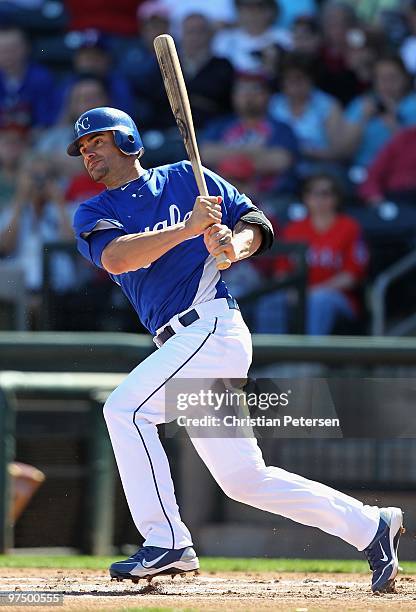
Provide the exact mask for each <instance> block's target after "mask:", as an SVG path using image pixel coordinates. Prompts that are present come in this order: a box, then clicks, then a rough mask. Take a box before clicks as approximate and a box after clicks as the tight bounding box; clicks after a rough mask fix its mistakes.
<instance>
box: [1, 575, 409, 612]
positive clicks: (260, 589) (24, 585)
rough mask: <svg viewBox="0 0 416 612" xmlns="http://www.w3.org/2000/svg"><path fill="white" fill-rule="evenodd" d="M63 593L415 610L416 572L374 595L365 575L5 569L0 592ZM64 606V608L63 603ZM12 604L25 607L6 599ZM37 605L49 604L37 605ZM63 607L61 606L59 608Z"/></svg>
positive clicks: (99, 601) (191, 603) (106, 600)
mask: <svg viewBox="0 0 416 612" xmlns="http://www.w3.org/2000/svg"><path fill="white" fill-rule="evenodd" d="M5 591H7V592H19V591H31V592H44V593H45V592H48V593H51V592H52V593H59V594H62V595H63V600H64V604H63V608H64V609H68V610H69V609H72V610H99V609H100V610H101V609H107V608H108V609H109V610H110V609H111V610H134V609H136V610H137V609H146V608H153V609H155V608H156V609H158V610H172V611H173V610H174V611H175V612H178V611H179V610H186V611H187V612H189V611H190V610H194V611H198V610H207V611H210V610H212V611H214V610H220V609H221V610H223V608H224V605H226V606H227V608H228V610H230V609H231V610H234V609H235V610H250V611H251V610H256V611H257V610H285V611H287V610H293V611H298V612H312V611H314V612H315V611H318V610H335V609H341V610H360V611H362V610H367V611H370V610H386V609H387V610H388V609H391V610H415V609H416V576H408V575H402V576H401V577H399V578H398V579H397V580H396V593H392V594H385V595H373V594H372V593H371V590H370V587H369V576H368V575H366V574H339V573H334V574H330V573H326V574H324V573H322V574H318V573H313V574H312V573H311V574H307V573H286V572H285V573H276V575H275V574H273V573H270V572H268V573H257V572H256V573H254V572H253V573H244V572H232V573H223V572H202V573H201V574H200V575H197V576H193V575H186V576H185V577H180V576H176V577H175V579H172V578H171V577H169V576H163V577H158V578H154V579H153V580H152V582H151V583H148V582H147V581H146V580H141V581H140V582H139V583H138V584H133V583H132V582H131V581H129V580H124V581H123V582H117V581H115V580H110V579H109V577H108V575H107V574H106V572H103V571H99V570H77V569H71V570H69V569H65V570H64V569H62V570H60V569H34V568H32V569H28V568H25V569H16V568H3V569H2V576H1V578H0V592H5ZM60 608H61V607H60ZM8 609H9V610H11V609H16V610H18V609H20V610H21V609H22V608H21V607H17V606H16V607H13V606H11V605H10V604H8ZM36 609H37V610H41V609H45V610H50V609H51V607H50V606H49V607H41V606H39V605H38V606H36ZM61 609H62V608H61Z"/></svg>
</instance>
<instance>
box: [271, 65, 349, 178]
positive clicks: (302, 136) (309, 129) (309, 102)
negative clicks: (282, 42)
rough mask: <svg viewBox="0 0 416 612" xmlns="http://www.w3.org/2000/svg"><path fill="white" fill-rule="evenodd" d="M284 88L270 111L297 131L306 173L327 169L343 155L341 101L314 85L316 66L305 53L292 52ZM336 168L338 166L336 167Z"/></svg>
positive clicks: (282, 73)
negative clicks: (339, 146) (340, 143)
mask: <svg viewBox="0 0 416 612" xmlns="http://www.w3.org/2000/svg"><path fill="white" fill-rule="evenodd" d="M281 78H282V90H281V92H280V93H277V94H274V95H273V96H272V98H271V100H270V109H269V110H270V114H271V116H272V117H273V118H274V119H276V120H277V121H284V122H285V123H287V124H288V125H290V127H291V128H292V129H293V131H294V133H295V134H296V136H297V138H298V140H299V145H300V149H301V153H302V156H303V158H304V161H303V163H302V169H303V171H304V173H305V174H306V173H310V172H311V171H314V170H315V171H316V170H317V166H319V168H320V170H322V168H323V166H325V167H326V169H327V170H328V169H329V167H332V166H334V165H335V162H336V161H337V159H339V158H340V155H339V153H340V152H339V151H338V139H339V135H340V133H342V130H343V128H344V119H343V115H342V109H341V105H340V103H339V102H338V101H337V100H336V99H335V98H333V97H332V96H330V95H329V94H327V93H325V92H323V91H322V90H320V89H318V88H317V87H315V85H314V65H313V64H312V63H311V61H310V60H309V58H308V57H306V56H305V55H303V54H298V53H296V54H290V55H288V56H287V57H286V59H285V60H284V62H283V65H282V70H281ZM334 169H335V166H334Z"/></svg>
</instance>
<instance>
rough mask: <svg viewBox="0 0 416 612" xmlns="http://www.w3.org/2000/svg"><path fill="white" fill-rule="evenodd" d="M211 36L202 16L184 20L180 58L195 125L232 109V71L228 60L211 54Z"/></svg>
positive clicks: (189, 17) (195, 15)
mask: <svg viewBox="0 0 416 612" xmlns="http://www.w3.org/2000/svg"><path fill="white" fill-rule="evenodd" d="M212 35H213V27H212V24H211V22H210V21H209V20H208V19H207V18H206V17H204V16H203V15H198V14H191V15H188V16H187V17H186V18H185V19H184V21H183V24H182V37H181V47H180V58H181V64H182V69H183V73H184V78H185V82H186V86H187V89H188V95H189V99H190V102H191V107H192V116H193V119H194V122H195V126H196V127H197V128H201V127H204V126H205V124H206V123H207V121H209V120H210V119H213V118H215V117H216V116H218V115H224V114H228V113H230V112H231V89H232V83H233V77H234V70H233V68H232V66H231V64H230V62H229V61H228V60H227V59H225V58H223V57H215V56H214V55H213V54H212V49H211V41H212Z"/></svg>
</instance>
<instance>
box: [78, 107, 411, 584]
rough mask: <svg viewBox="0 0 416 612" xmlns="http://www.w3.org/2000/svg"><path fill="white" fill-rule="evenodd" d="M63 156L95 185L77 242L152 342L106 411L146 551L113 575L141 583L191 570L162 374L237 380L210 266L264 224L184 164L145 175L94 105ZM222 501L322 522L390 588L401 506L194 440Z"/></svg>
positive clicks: (231, 325) (138, 145)
mask: <svg viewBox="0 0 416 612" xmlns="http://www.w3.org/2000/svg"><path fill="white" fill-rule="evenodd" d="M68 153H69V155H74V156H75V155H81V156H82V158H83V161H84V164H85V167H86V169H87V171H88V173H89V174H90V176H91V177H92V178H93V179H94V180H95V181H99V182H101V183H104V184H105V186H106V188H107V189H106V190H105V191H104V192H103V193H101V194H99V195H97V196H95V197H93V198H91V199H89V200H87V201H85V202H83V203H82V204H81V205H80V206H79V208H78V210H77V212H76V213H75V218H74V229H75V234H76V238H77V244H78V249H79V251H80V252H81V253H82V255H83V256H84V257H85V258H86V259H88V260H89V261H91V262H92V263H94V264H95V265H96V266H98V267H100V268H104V269H105V270H106V271H107V272H108V274H109V275H110V277H111V278H112V279H113V281H114V282H116V283H117V284H118V285H119V286H120V287H121V289H122V291H123V292H124V293H125V295H126V296H127V297H128V299H129V300H130V302H131V303H132V305H133V307H134V308H135V310H136V312H137V314H138V316H139V318H140V320H141V322H142V323H143V325H145V326H146V328H147V329H148V330H149V331H150V333H151V334H152V335H153V336H154V341H155V343H156V345H157V346H158V350H157V351H155V352H154V353H152V354H151V355H150V356H149V357H148V358H147V359H145V361H143V362H142V363H140V365H138V366H137V367H136V368H135V369H134V370H133V371H132V372H131V373H130V374H129V375H128V376H127V378H126V379H125V380H124V382H122V383H121V384H120V386H119V387H118V388H117V389H116V390H115V391H114V392H113V393H112V394H111V395H110V397H109V398H108V400H107V402H106V404H105V406H104V417H105V420H106V423H107V426H108V430H109V434H110V438H111V442H112V445H113V449H114V453H115V457H116V460H117V465H118V469H119V472H120V476H121V480H122V483H123V487H124V491H125V494H126V498H127V502H128V505H129V508H130V511H131V514H132V517H133V520H134V522H135V525H136V526H137V529H138V530H139V532H140V533H141V534H142V536H143V537H144V544H143V546H142V547H141V548H140V549H139V550H138V551H137V552H136V553H135V554H134V555H132V556H131V557H129V558H128V559H126V560H124V561H119V562H117V563H113V564H112V565H111V567H110V575H111V576H112V577H113V578H117V579H124V578H128V579H131V580H133V581H136V582H137V581H138V580H139V579H140V578H148V579H150V578H151V577H153V576H155V575H159V574H171V575H175V574H177V573H181V574H182V573H185V572H189V571H194V570H197V569H198V567H199V562H198V558H197V556H196V553H195V551H194V549H193V544H192V538H191V535H190V533H189V531H188V529H187V527H186V525H185V524H184V523H183V521H182V519H181V516H180V512H179V508H178V505H177V503H176V499H175V492H174V486H173V482H172V478H171V474H170V469H169V463H168V460H167V457H166V454H165V452H164V450H163V447H162V445H161V442H160V440H159V437H158V433H157V428H156V425H158V424H159V423H163V422H164V420H165V416H164V415H165V406H164V397H165V385H166V384H167V382H168V381H170V380H172V379H173V378H188V379H195V378H200V379H206V378H212V379H224V378H227V379H244V378H246V375H247V371H248V368H249V366H250V363H251V358H252V348H251V338H250V333H249V331H248V329H247V327H246V325H245V323H244V321H243V319H242V316H241V313H240V311H239V308H238V305H237V303H236V301H235V300H234V299H233V297H232V296H231V295H230V294H229V292H228V290H227V287H226V285H225V283H224V281H223V280H222V279H221V274H220V272H219V271H218V270H217V267H216V262H215V256H216V255H218V254H219V253H221V252H222V253H225V255H226V256H227V257H228V258H229V259H230V261H231V262H233V263H234V262H237V261H239V260H241V259H244V258H246V257H249V256H251V255H254V254H258V253H260V252H262V251H263V250H264V249H267V248H268V247H270V245H271V244H272V241H273V231H272V228H271V225H270V223H269V221H268V220H267V219H266V217H265V216H264V214H263V213H262V212H261V211H260V210H259V209H258V208H256V207H255V206H254V205H253V204H252V202H251V201H250V199H249V198H248V197H247V196H245V195H244V194H240V193H238V191H237V190H236V189H235V188H234V187H233V186H232V185H231V184H229V183H228V182H226V181H225V180H224V179H222V178H221V177H220V176H218V175H216V174H214V173H213V172H211V171H209V170H205V176H206V181H207V185H208V189H209V193H210V194H212V195H211V196H210V197H206V198H202V197H199V196H198V192H197V185H196V182H195V178H194V175H193V172H192V167H191V165H190V164H189V163H188V162H180V163H176V164H171V165H167V166H162V167H158V168H152V169H150V170H145V169H144V168H143V167H142V166H141V164H140V157H141V156H142V154H143V146H142V142H141V138H140V134H139V132H138V130H137V127H136V125H135V124H134V122H133V120H132V119H131V118H130V117H129V116H128V115H126V114H125V113H124V112H121V111H119V110H117V109H113V108H107V107H105V108H94V109H91V110H89V111H87V112H85V113H83V114H82V115H81V116H80V117H79V119H78V120H77V122H76V124H75V139H74V141H73V142H72V143H71V144H70V145H69V147H68ZM192 443H193V445H194V446H195V449H196V451H197V453H198V454H199V456H200V457H201V458H202V460H203V461H204V463H205V464H206V466H207V467H208V469H209V470H210V472H211V473H212V475H213V476H214V478H215V479H216V481H217V482H218V484H219V485H220V487H221V488H222V489H223V491H224V492H225V493H226V494H227V495H228V496H229V497H231V498H232V499H234V500H237V501H240V502H242V503H245V504H249V505H251V506H254V507H256V508H261V509H263V510H267V511H268V512H273V513H275V514H280V515H282V516H285V517H288V518H291V519H292V520H294V521H297V522H299V523H302V524H304V525H312V526H314V527H319V528H320V529H322V530H323V531H325V532H327V533H330V534H333V535H336V536H338V537H340V538H342V539H343V540H345V541H346V542H349V543H350V544H352V545H353V546H355V547H356V548H357V549H358V550H362V551H364V552H365V554H366V556H367V558H368V560H369V563H370V567H371V569H372V571H373V576H372V589H373V590H374V591H386V590H391V588H392V585H393V583H394V578H395V576H396V574H397V570H398V558H397V548H398V543H399V537H400V533H401V531H402V518H403V517H402V511H401V510H400V509H399V508H381V509H380V508H378V507H375V506H368V505H364V504H362V503H361V502H360V501H358V500H356V499H354V498H352V497H349V496H348V495H344V494H343V493H340V492H338V491H336V490H334V489H331V488H329V487H327V486H325V485H323V484H320V483H317V482H313V481H311V480H307V479H306V478H303V477H301V476H297V475H296V474H291V473H289V472H286V471H285V470H282V469H280V468H277V467H268V466H266V465H265V463H264V460H263V457H262V454H261V451H260V449H259V447H258V445H257V441H256V439H255V438H254V437H229V438H225V437H222V438H213V437H204V438H192Z"/></svg>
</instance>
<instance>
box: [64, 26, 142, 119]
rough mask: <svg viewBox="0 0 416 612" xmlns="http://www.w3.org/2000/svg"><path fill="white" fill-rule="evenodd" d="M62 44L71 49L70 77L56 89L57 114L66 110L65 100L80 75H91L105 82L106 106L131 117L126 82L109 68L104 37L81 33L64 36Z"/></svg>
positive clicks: (87, 31)
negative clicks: (108, 100) (117, 109)
mask: <svg viewBox="0 0 416 612" xmlns="http://www.w3.org/2000/svg"><path fill="white" fill-rule="evenodd" d="M65 40H66V44H67V45H68V46H70V47H71V48H73V49H74V55H73V61H72V74H71V75H69V76H68V77H67V78H65V79H64V80H63V82H62V83H61V84H60V86H59V88H58V104H59V110H60V113H62V112H63V110H64V109H65V107H66V98H67V97H68V95H69V91H70V89H71V87H72V85H73V84H74V83H75V82H76V81H77V79H78V78H79V76H80V75H83V74H87V75H94V76H96V77H97V78H99V79H102V80H103V81H104V82H105V85H106V87H107V89H108V92H109V96H110V105H111V106H114V107H116V108H120V109H121V110H124V111H125V112H126V113H128V114H133V110H134V105H133V93H132V90H131V86H130V83H129V82H128V80H127V79H126V78H125V77H124V76H123V75H122V74H120V72H119V71H118V70H116V69H114V68H113V65H112V64H113V59H112V55H111V52H110V48H109V42H108V40H107V39H106V37H105V36H104V35H103V34H101V33H100V32H99V31H98V30H94V29H91V30H85V31H83V32H71V33H70V34H67V36H66V38H65Z"/></svg>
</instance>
